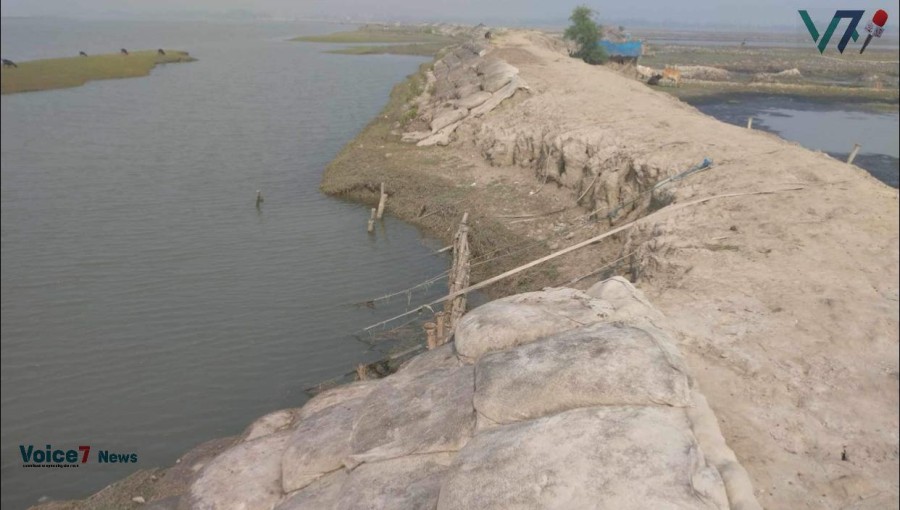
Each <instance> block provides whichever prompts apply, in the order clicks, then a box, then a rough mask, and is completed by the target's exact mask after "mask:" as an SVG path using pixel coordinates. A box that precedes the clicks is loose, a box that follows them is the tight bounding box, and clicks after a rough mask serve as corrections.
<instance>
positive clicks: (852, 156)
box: [847, 143, 862, 165]
mask: <svg viewBox="0 0 900 510" xmlns="http://www.w3.org/2000/svg"><path fill="white" fill-rule="evenodd" d="M861 148H862V145H860V144H858V143H854V144H853V150H852V151H850V157H848V158H847V164H848V165H852V164H853V160H854V159H856V154H857V153H859V149H861Z"/></svg>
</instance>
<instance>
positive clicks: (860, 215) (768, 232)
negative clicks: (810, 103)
mask: <svg viewBox="0 0 900 510" xmlns="http://www.w3.org/2000/svg"><path fill="white" fill-rule="evenodd" d="M496 44H497V46H498V48H497V50H495V51H496V52H497V54H498V55H504V54H506V55H509V56H510V57H509V60H510V61H513V63H514V65H516V66H517V67H519V70H520V73H521V76H523V77H524V79H525V80H526V81H527V82H528V83H529V84H530V85H531V87H532V91H533V92H532V94H531V96H530V97H529V98H528V99H526V100H524V101H523V102H521V103H519V104H518V105H517V106H516V107H515V108H510V109H508V110H506V111H504V112H500V113H498V114H497V118H495V119H489V120H486V122H497V123H502V124H504V125H506V126H510V125H515V124H516V123H517V122H519V123H521V122H533V120H528V119H535V118H539V119H542V120H541V122H544V123H547V124H548V125H550V126H552V129H553V130H556V131H559V132H565V131H566V130H570V129H572V130H574V129H580V130H584V129H586V128H585V126H592V127H590V128H587V129H595V130H596V131H598V136H600V135H603V136H615V137H616V138H617V139H618V140H619V144H620V145H622V146H624V147H627V150H628V151H629V152H632V153H635V154H645V155H647V156H648V157H650V156H651V155H652V157H654V158H656V159H662V160H665V159H667V158H668V159H670V160H672V161H675V162H680V161H683V160H685V159H687V160H688V161H699V160H702V158H704V157H709V158H712V159H713V160H714V161H715V162H716V166H715V167H714V168H713V169H711V170H709V171H707V172H705V173H703V174H699V175H697V176H696V177H692V178H691V179H690V180H686V181H684V183H683V184H682V185H681V186H680V187H679V189H678V191H677V202H687V201H690V200H693V199H697V198H702V197H707V196H712V195H719V194H728V193H736V192H737V193H743V192H752V191H768V190H788V189H793V190H790V191H782V192H779V193H775V194H765V195H747V196H741V197H732V198H722V199H719V200H713V201H710V202H707V203H705V204H702V205H698V206H696V207H693V208H687V209H684V210H682V211H679V212H676V213H674V214H673V215H671V216H670V217H668V218H666V219H664V220H661V221H659V222H656V225H652V226H650V227H648V228H644V229H643V234H645V235H644V236H643V237H642V236H641V235H640V234H639V235H637V236H636V237H635V238H634V240H633V241H634V242H636V243H642V246H641V255H642V262H643V265H644V270H643V273H642V277H641V279H640V281H639V282H638V284H639V285H638V286H639V287H641V288H643V289H644V291H645V292H647V293H648V294H649V296H650V297H651V299H652V300H653V302H654V303H655V304H656V305H657V306H658V307H660V308H661V309H662V310H663V311H664V312H665V313H666V314H667V315H668V317H669V318H670V320H671V324H672V326H673V329H674V331H675V332H676V333H677V334H678V335H679V337H680V341H681V343H682V350H683V352H685V353H686V354H687V356H688V358H689V363H690V365H691V368H692V370H691V371H692V373H693V374H694V375H695V376H696V378H697V380H698V382H699V384H700V387H701V389H702V391H703V392H704V393H705V394H706V395H707V396H708V398H709V401H710V403H711V405H712V407H713V409H714V410H715V412H716V413H717V414H718V416H719V419H720V421H721V426H722V428H723V431H724V433H725V436H726V439H727V441H728V443H729V445H730V446H731V447H732V448H733V449H734V450H735V452H736V453H737V455H738V457H739V459H740V461H741V462H742V463H743V464H744V466H745V467H746V468H747V469H748V470H749V472H750V474H751V476H752V478H753V481H754V483H755V486H756V489H757V491H758V493H759V495H758V496H759V499H760V501H761V503H762V504H763V505H764V506H765V507H766V508H773V509H774V508H784V509H797V508H887V507H891V506H893V507H896V506H897V503H898V482H897V479H898V474H900V473H898V405H900V404H898V202H897V193H896V191H895V190H893V189H891V188H888V187H886V186H885V185H883V184H881V183H879V182H878V181H876V180H875V179H873V178H871V177H870V176H868V174H866V173H865V172H864V171H862V170H861V169H859V168H856V167H853V166H850V165H846V164H843V163H841V162H838V161H835V160H833V159H831V158H829V157H828V156H826V155H823V154H820V153H814V152H811V151H808V150H806V149H804V148H801V147H799V146H797V145H795V144H791V143H788V142H785V141H782V140H780V139H778V138H776V137H774V136H771V135H768V134H765V133H761V132H756V131H748V130H746V129H741V128H738V127H735V126H730V125H725V124H723V123H721V122H718V121H716V120H715V119H712V118H710V117H707V116H705V115H703V114H701V113H699V112H698V111H696V110H695V109H693V108H691V107H689V106H686V105H684V104H681V103H677V102H676V101H675V100H674V99H672V98H670V97H667V96H665V95H663V94H661V93H658V92H654V91H652V90H650V89H648V88H647V87H645V86H643V85H641V84H639V83H637V82H634V81H631V80H628V79H626V78H623V77H622V76H620V75H618V74H616V73H614V72H612V71H609V70H607V69H603V68H598V67H591V66H587V65H585V64H583V63H581V62H578V61H575V60H573V59H569V58H566V57H564V56H562V55H560V53H558V52H557V51H554V50H553V49H552V48H550V47H549V46H548V45H546V44H545V43H544V42H543V39H542V38H541V37H539V36H535V35H529V34H523V33H512V34H510V35H508V36H507V37H504V38H502V39H500V40H499V41H497V42H496ZM461 144H462V145H464V142H461ZM795 188H802V189H795ZM584 269H589V268H584ZM844 452H846V455H845V456H844V455H843V454H844ZM844 459H845V460H844Z"/></svg>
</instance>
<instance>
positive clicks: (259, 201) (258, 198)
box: [256, 190, 263, 209]
mask: <svg viewBox="0 0 900 510" xmlns="http://www.w3.org/2000/svg"><path fill="white" fill-rule="evenodd" d="M262 203H263V196H262V191H260V190H256V208H257V209H259V208H260V207H261V206H262Z"/></svg>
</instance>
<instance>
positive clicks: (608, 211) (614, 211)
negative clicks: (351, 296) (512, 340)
mask: <svg viewBox="0 0 900 510" xmlns="http://www.w3.org/2000/svg"><path fill="white" fill-rule="evenodd" d="M712 166H713V162H712V160H710V159H708V158H704V159H703V161H702V162H701V163H699V164H697V165H694V166H693V167H691V168H689V169H687V170H685V171H683V172H679V173H677V174H675V175H672V176H670V177H667V178H665V179H662V180H660V181H658V182H657V183H656V184H654V185H653V186H652V187H650V188H647V189H646V190H644V191H642V192H640V193H638V194H637V195H635V196H634V197H632V198H631V199H630V200H627V201H625V202H622V203H620V204H617V205H616V206H614V207H606V208H598V209H594V210H593V211H590V212H588V213H585V214H582V215H580V216H577V217H575V218H574V219H573V220H572V221H573V222H579V221H580V222H582V223H580V224H577V225H573V226H570V227H569V228H565V229H562V230H559V231H557V232H555V233H554V234H553V236H552V238H551V239H558V238H561V237H564V236H566V235H568V234H572V233H575V232H578V231H580V230H583V229H585V228H589V227H593V226H596V223H593V222H590V221H585V220H590V219H591V218H597V217H599V216H600V215H601V214H603V215H604V216H605V217H606V218H607V219H610V220H612V219H614V218H615V217H616V216H618V215H619V212H620V211H621V210H622V209H625V208H627V207H630V206H632V205H633V204H635V203H636V202H638V201H640V200H642V199H644V198H646V197H647V196H649V195H652V194H653V193H655V192H657V191H659V190H660V189H661V188H663V187H664V186H666V185H668V184H671V183H674V182H678V181H681V180H683V179H685V178H687V177H689V176H691V175H694V174H696V173H699V172H702V171H703V170H706V169H709V168H712ZM573 207H575V206H573ZM564 210H567V209H561V210H560V211H555V212H561V211H564ZM546 242H547V240H546V239H542V240H533V239H525V240H523V241H519V242H516V243H512V244H509V245H506V246H501V247H499V248H496V249H494V250H491V251H490V252H488V253H485V254H482V255H480V256H478V257H474V258H473V259H472V261H471V266H470V267H472V268H475V267H480V266H483V265H485V264H489V263H492V262H495V261H497V260H500V259H503V258H506V257H511V256H513V255H517V254H520V253H522V252H525V251H528V250H530V249H532V248H535V247H538V246H541V245H543V244H545V243H546ZM445 249H446V248H442V249H441V250H438V251H436V252H433V253H432V255H436V254H438V253H440V252H441V251H442V250H445ZM500 252H505V253H501V254H500V255H496V256H492V255H495V254H497V253H500ZM449 274H450V271H449V270H446V271H444V272H442V273H439V274H437V275H435V276H432V277H431V278H429V279H427V280H425V281H422V282H420V283H417V284H415V285H413V286H411V287H407V288H405V289H401V290H398V291H395V292H391V293H388V294H384V295H382V296H378V297H375V298H372V299H368V300H364V301H358V302H355V303H353V305H354V306H368V307H374V306H375V304H376V303H379V302H389V301H390V300H391V299H392V298H395V297H397V296H406V306H407V308H408V307H409V306H411V304H412V295H413V292H414V291H416V290H418V289H423V291H424V292H427V291H428V290H429V289H430V287H431V286H432V285H434V284H435V283H437V282H439V281H441V280H443V279H444V278H446V277H447V276H448V275H449Z"/></svg>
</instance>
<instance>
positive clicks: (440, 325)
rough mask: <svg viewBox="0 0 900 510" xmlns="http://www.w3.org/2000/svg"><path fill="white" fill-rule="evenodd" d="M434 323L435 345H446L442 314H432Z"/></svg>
mask: <svg viewBox="0 0 900 510" xmlns="http://www.w3.org/2000/svg"><path fill="white" fill-rule="evenodd" d="M434 321H435V323H437V343H438V345H443V344H444V343H446V339H445V338H444V312H438V313H436V314H434Z"/></svg>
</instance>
